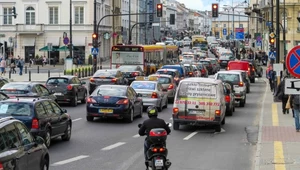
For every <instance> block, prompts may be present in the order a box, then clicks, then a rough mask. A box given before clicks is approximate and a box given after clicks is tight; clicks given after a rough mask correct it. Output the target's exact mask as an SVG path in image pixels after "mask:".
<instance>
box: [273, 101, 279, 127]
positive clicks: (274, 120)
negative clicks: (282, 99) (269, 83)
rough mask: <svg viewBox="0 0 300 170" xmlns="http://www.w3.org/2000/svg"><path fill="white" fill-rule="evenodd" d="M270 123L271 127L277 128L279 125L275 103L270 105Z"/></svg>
mask: <svg viewBox="0 0 300 170" xmlns="http://www.w3.org/2000/svg"><path fill="white" fill-rule="evenodd" d="M272 122H273V126H278V125H279V122H278V112H277V104H276V103H273V104H272Z"/></svg>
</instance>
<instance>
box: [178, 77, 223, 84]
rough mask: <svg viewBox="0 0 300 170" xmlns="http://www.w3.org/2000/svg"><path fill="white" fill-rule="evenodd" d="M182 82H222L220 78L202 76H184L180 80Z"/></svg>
mask: <svg viewBox="0 0 300 170" xmlns="http://www.w3.org/2000/svg"><path fill="white" fill-rule="evenodd" d="M182 82H197V83H200V82H201V83H210V84H220V83H222V81H221V80H216V79H211V78H202V77H192V78H185V79H183V80H181V81H180V83H182Z"/></svg>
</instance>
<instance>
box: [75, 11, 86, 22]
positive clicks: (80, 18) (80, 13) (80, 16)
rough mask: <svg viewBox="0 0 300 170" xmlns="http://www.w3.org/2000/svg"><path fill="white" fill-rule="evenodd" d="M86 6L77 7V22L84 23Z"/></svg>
mask: <svg viewBox="0 0 300 170" xmlns="http://www.w3.org/2000/svg"><path fill="white" fill-rule="evenodd" d="M83 17H84V8H83V7H75V24H84V20H83Z"/></svg>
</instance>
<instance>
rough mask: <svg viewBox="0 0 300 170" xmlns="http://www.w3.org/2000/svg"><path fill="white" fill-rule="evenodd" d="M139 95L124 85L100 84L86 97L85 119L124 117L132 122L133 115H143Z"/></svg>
mask: <svg viewBox="0 0 300 170" xmlns="http://www.w3.org/2000/svg"><path fill="white" fill-rule="evenodd" d="M140 97H141V95H140V94H138V93H136V91H135V90H134V89H133V88H132V87H129V86H125V85H100V86H98V87H97V88H96V89H95V90H94V92H93V93H92V94H91V95H90V96H89V97H88V98H87V102H86V120H87V121H89V122H91V121H93V120H94V118H95V117H99V118H117V119H125V121H126V122H128V123H131V122H133V119H134V117H142V116H143V100H142V99H141V98H140Z"/></svg>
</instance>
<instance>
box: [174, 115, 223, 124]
mask: <svg viewBox="0 0 300 170" xmlns="http://www.w3.org/2000/svg"><path fill="white" fill-rule="evenodd" d="M173 122H174V123H179V124H181V125H219V124H220V123H221V117H216V118H215V119H214V120H212V121H211V120H189V119H179V118H177V117H175V116H174V115H173Z"/></svg>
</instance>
